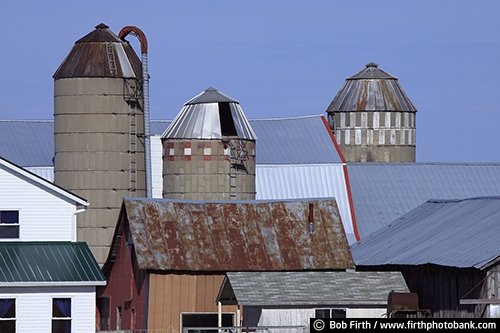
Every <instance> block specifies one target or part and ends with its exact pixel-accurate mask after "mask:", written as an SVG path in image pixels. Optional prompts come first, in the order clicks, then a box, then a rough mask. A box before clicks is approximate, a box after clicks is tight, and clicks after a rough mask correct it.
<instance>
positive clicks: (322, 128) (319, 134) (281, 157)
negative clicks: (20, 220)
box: [0, 115, 342, 167]
mask: <svg viewBox="0 0 500 333" xmlns="http://www.w3.org/2000/svg"><path fill="white" fill-rule="evenodd" d="M248 122H249V124H250V126H251V127H252V128H253V129H254V133H256V136H257V137H259V139H258V140H257V141H256V144H257V159H256V161H257V164H316V163H339V162H341V161H342V157H341V155H340V154H341V153H340V152H339V151H338V150H337V149H336V147H335V144H334V142H333V140H334V139H332V136H331V132H330V131H329V130H328V128H327V127H326V125H325V124H326V119H325V118H324V116H323V115H311V116H299V117H287V118H269V119H249V120H248ZM171 123H172V121H171V120H152V121H151V122H150V132H151V133H152V134H153V135H161V134H163V133H164V132H165V130H166V128H167V127H168V126H169V125H170V124H171ZM0 140H1V142H2V145H0V157H4V158H5V159H7V160H9V161H11V162H13V163H15V164H17V165H20V166H22V167H31V166H53V157H54V121H53V120H0ZM3 143H5V144H3Z"/></svg>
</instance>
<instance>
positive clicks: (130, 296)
mask: <svg viewBox="0 0 500 333" xmlns="http://www.w3.org/2000/svg"><path fill="white" fill-rule="evenodd" d="M127 226H128V225H127V224H125V226H124V229H121V230H120V233H119V235H120V236H121V237H120V245H119V247H118V252H117V255H116V258H115V262H114V264H113V266H112V269H111V271H110V272H105V274H106V278H107V281H108V283H107V285H106V287H99V288H98V289H97V297H109V325H110V326H109V327H110V328H113V329H115V328H116V327H117V320H118V318H117V317H118V316H117V312H118V311H117V309H118V308H120V309H121V311H122V315H121V316H122V317H121V329H144V328H146V311H147V309H146V284H147V283H146V272H145V271H144V270H140V269H139V268H138V267H137V265H136V260H135V258H133V256H134V253H135V252H134V250H133V245H127V237H128V235H129V230H128V228H127ZM100 317H101V316H100V314H98V318H97V320H98V321H99V320H100ZM101 329H104V327H102V328H101Z"/></svg>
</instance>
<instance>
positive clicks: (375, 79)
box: [326, 62, 417, 112]
mask: <svg viewBox="0 0 500 333" xmlns="http://www.w3.org/2000/svg"><path fill="white" fill-rule="evenodd" d="M338 111H341V112H349V111H405V112H416V111H417V109H416V108H415V106H414V105H413V103H412V102H411V101H410V99H409V98H408V96H407V95H406V93H405V92H404V90H403V88H402V87H401V85H400V84H399V81H398V79H397V77H395V76H393V75H391V74H389V73H387V72H386V71H383V70H382V69H380V68H378V65H377V64H376V63H373V62H370V63H369V64H367V65H366V68H365V69H363V70H361V71H359V72H358V73H356V74H354V75H352V76H351V77H349V78H347V79H346V81H345V82H344V85H343V86H342V88H341V89H340V90H339V92H338V93H337V95H336V96H335V98H334V99H333V100H332V102H331V103H330V105H329V106H328V109H327V110H326V112H338Z"/></svg>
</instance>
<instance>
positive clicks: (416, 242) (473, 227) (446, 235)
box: [351, 197, 500, 269]
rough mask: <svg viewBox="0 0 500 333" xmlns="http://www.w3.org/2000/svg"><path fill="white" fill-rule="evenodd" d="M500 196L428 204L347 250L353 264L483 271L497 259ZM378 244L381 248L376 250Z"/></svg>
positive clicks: (434, 201) (499, 254) (439, 201)
mask: <svg viewBox="0 0 500 333" xmlns="http://www.w3.org/2000/svg"><path fill="white" fill-rule="evenodd" d="M499 220H500V197H478V198H468V199H463V200H428V201H426V202H423V203H422V204H420V205H419V206H417V207H416V208H415V209H413V210H411V211H410V212H408V213H407V214H405V215H403V216H401V217H400V218H398V219H396V220H394V221H393V222H391V223H390V224H388V225H387V226H385V227H384V228H382V229H379V230H378V231H376V232H374V233H373V234H371V235H370V236H368V237H365V238H362V239H361V240H360V241H359V242H357V243H355V244H353V245H352V246H351V250H352V253H353V256H354V259H355V262H356V265H357V266H380V265H425V264H435V265H440V266H448V267H458V268H472V267H474V268H477V269H482V268H483V267H485V266H487V265H488V264H489V263H492V262H496V261H497V260H498V259H499V258H500V248H498V247H497V246H492V244H496V243H498V235H499V234H500V223H498V221H499ZM381 244H383V246H381Z"/></svg>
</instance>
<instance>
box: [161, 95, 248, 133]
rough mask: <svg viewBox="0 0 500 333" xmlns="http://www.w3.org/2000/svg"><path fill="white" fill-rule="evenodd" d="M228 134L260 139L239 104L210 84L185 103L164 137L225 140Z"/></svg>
mask: <svg viewBox="0 0 500 333" xmlns="http://www.w3.org/2000/svg"><path fill="white" fill-rule="evenodd" d="M225 107H227V108H225ZM233 131H235V132H233ZM228 136H231V137H237V138H239V139H246V140H257V136H256V135H255V133H254V131H253V129H252V126H250V123H249V122H248V120H247V118H246V116H245V114H244V113H243V110H242V109H241V107H240V104H239V103H238V102H237V101H236V100H234V99H232V98H231V97H229V96H227V95H225V94H223V93H221V92H220V91H218V90H216V89H214V88H213V87H210V88H208V89H207V90H205V91H203V92H202V93H200V94H199V95H197V96H196V97H194V98H193V99H191V100H190V101H188V102H186V103H185V104H184V107H183V108H182V110H181V111H180V112H179V113H178V114H177V116H176V117H175V118H174V120H173V121H172V123H171V124H170V125H169V127H168V128H167V129H166V130H165V133H164V134H163V135H162V138H164V139H222V138H223V137H228Z"/></svg>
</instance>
